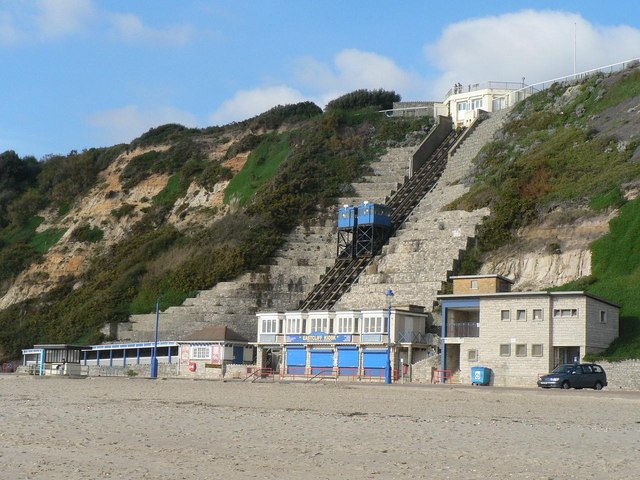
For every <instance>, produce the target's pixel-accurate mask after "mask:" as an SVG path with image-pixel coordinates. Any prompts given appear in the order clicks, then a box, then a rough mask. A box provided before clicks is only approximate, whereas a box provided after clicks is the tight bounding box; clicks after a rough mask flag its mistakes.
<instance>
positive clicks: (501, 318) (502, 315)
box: [500, 310, 511, 322]
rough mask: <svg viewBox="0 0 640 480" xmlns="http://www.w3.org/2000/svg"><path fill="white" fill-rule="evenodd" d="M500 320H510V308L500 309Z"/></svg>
mask: <svg viewBox="0 0 640 480" xmlns="http://www.w3.org/2000/svg"><path fill="white" fill-rule="evenodd" d="M505 312H506V314H507V315H506V318H505ZM500 320H502V321H503V322H510V321H511V310H500Z"/></svg>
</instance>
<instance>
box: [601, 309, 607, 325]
mask: <svg viewBox="0 0 640 480" xmlns="http://www.w3.org/2000/svg"><path fill="white" fill-rule="evenodd" d="M600 323H607V312H605V311H604V310H600Z"/></svg>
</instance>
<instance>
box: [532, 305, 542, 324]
mask: <svg viewBox="0 0 640 480" xmlns="http://www.w3.org/2000/svg"><path fill="white" fill-rule="evenodd" d="M533 319H534V320H536V321H542V320H544V316H543V314H542V309H541V308H534V309H533Z"/></svg>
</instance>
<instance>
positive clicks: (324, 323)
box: [309, 317, 331, 333]
mask: <svg viewBox="0 0 640 480" xmlns="http://www.w3.org/2000/svg"><path fill="white" fill-rule="evenodd" d="M330 328H331V324H330V323H329V317H311V318H310V319H309V333H313V332H324V333H331V330H330Z"/></svg>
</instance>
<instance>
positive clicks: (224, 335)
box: [184, 325, 248, 342]
mask: <svg viewBox="0 0 640 480" xmlns="http://www.w3.org/2000/svg"><path fill="white" fill-rule="evenodd" d="M184 340H185V341H196V342H214V341H236V342H247V341H248V340H247V339H246V338H244V337H243V336H242V335H240V334H239V333H237V332H235V331H233V330H232V329H230V328H229V327H227V326H226V325H210V326H208V327H204V328H203V329H202V330H198V331H196V332H193V333H192V334H191V335H188V336H187V337H185V338H184Z"/></svg>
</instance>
